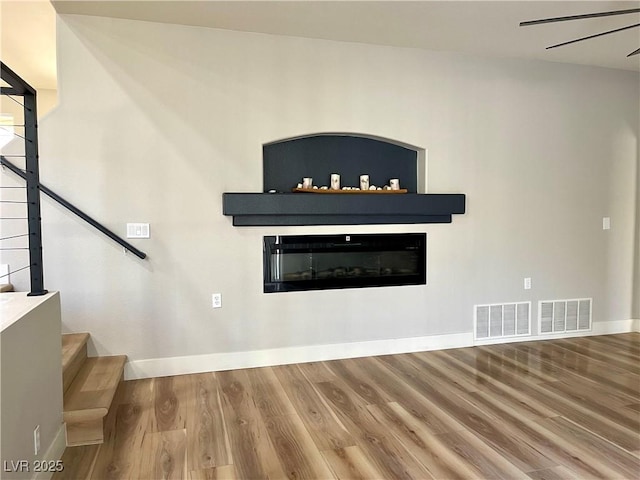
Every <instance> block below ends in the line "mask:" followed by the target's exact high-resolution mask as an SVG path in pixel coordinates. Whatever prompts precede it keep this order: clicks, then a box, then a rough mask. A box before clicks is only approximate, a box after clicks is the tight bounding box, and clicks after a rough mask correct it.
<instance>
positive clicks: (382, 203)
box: [222, 193, 465, 227]
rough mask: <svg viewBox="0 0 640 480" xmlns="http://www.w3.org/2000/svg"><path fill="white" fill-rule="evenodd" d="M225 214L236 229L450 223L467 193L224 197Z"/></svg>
mask: <svg viewBox="0 0 640 480" xmlns="http://www.w3.org/2000/svg"><path fill="white" fill-rule="evenodd" d="M222 213H223V214H224V215H228V216H233V225H234V226H236V227H250V226H276V225H280V226H304V225H381V224H412V223H451V215H453V214H462V213H465V195H464V194H462V193H455V194H416V193H407V194H396V195H384V194H381V195H375V194H349V195H340V194H335V195H330V194H324V195H321V194H313V193H223V195H222Z"/></svg>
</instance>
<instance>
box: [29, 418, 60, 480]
mask: <svg viewBox="0 0 640 480" xmlns="http://www.w3.org/2000/svg"><path fill="white" fill-rule="evenodd" d="M66 447H67V441H66V436H65V433H64V424H62V425H60V428H59V429H58V433H56V436H55V437H54V438H53V441H52V442H51V445H49V448H48V449H47V452H46V453H45V454H44V456H43V457H42V462H43V463H44V462H56V461H58V460H60V459H61V458H62V454H63V453H64V449H65V448H66ZM32 467H33V465H32ZM53 473H54V472H53V471H51V472H36V473H35V474H34V475H33V477H31V478H32V480H49V479H50V478H51V477H52V476H53Z"/></svg>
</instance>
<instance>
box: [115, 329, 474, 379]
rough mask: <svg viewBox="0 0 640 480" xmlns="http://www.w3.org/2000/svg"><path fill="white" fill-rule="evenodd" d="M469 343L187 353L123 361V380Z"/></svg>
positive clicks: (455, 338) (439, 338)
mask: <svg viewBox="0 0 640 480" xmlns="http://www.w3.org/2000/svg"><path fill="white" fill-rule="evenodd" d="M472 345H473V334H471V333H454V334H450V335H433V336H428V337H413V338H396V339H389V340H374V341H369V342H353V343H337V344H330V345H309V346H306V347H285V348H274V349H269V350H254V351H249V352H228V353H211V354H206V355H192V356H187V357H170V358H153V359H147V360H134V361H131V362H129V363H127V364H126V366H125V371H124V378H125V380H134V379H139V378H150V377H165V376H168V375H184V374H188V373H202V372H216V371H221V370H233V369H238V368H253V367H268V366H274V365H287V364H291V363H305V362H321V361H325V360H337V359H342V358H357V357H369V356H375V355H390V354H394V353H410V352H424V351H428V350H444V349H447V348H458V347H469V346H472Z"/></svg>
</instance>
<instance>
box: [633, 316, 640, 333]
mask: <svg viewBox="0 0 640 480" xmlns="http://www.w3.org/2000/svg"><path fill="white" fill-rule="evenodd" d="M631 323H632V327H631V331H632V332H640V318H636V319H635V320H631Z"/></svg>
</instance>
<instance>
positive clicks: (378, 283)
mask: <svg viewBox="0 0 640 480" xmlns="http://www.w3.org/2000/svg"><path fill="white" fill-rule="evenodd" d="M426 247H427V235H426V233H401V234H395V233H394V234H373V235H370V234H361V235H279V236H267V237H264V292H265V293H273V292H289V291H299V290H324V289H334V288H359V287H385V286H399V285H425V284H426V283H427V282H426Z"/></svg>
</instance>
